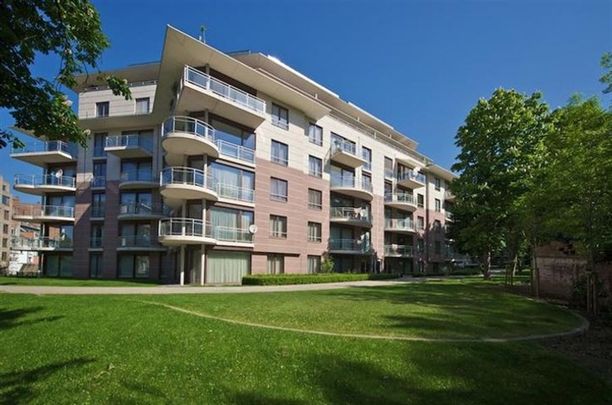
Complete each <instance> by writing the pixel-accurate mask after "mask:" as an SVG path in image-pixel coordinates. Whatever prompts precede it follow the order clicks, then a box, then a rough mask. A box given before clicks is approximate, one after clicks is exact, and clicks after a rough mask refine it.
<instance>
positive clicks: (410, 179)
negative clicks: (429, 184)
mask: <svg viewBox="0 0 612 405" xmlns="http://www.w3.org/2000/svg"><path fill="white" fill-rule="evenodd" d="M397 184H399V185H400V186H404V187H408V188H419V187H424V186H425V176H424V175H423V174H421V173H415V172H413V171H411V170H409V171H405V172H403V173H400V174H399V175H398V176H397Z"/></svg>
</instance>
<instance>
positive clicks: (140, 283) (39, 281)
mask: <svg viewBox="0 0 612 405" xmlns="http://www.w3.org/2000/svg"><path fill="white" fill-rule="evenodd" d="M0 285H41V286H63V287H147V286H156V285H159V284H158V283H156V282H154V281H149V280H96V279H88V280H79V279H74V278H58V277H13V276H0Z"/></svg>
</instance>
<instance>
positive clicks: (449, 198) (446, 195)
mask: <svg viewBox="0 0 612 405" xmlns="http://www.w3.org/2000/svg"><path fill="white" fill-rule="evenodd" d="M444 199H445V200H446V201H455V194H453V193H451V191H450V190H446V191H444Z"/></svg>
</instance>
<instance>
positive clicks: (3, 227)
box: [2, 224, 9, 234]
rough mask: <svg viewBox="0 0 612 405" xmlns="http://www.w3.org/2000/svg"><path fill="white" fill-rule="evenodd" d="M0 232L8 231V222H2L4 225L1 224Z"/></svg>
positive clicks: (5, 232)
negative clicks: (0, 230) (0, 229)
mask: <svg viewBox="0 0 612 405" xmlns="http://www.w3.org/2000/svg"><path fill="white" fill-rule="evenodd" d="M2 233H4V234H7V233H9V227H8V224H4V225H2Z"/></svg>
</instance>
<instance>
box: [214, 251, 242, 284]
mask: <svg viewBox="0 0 612 405" xmlns="http://www.w3.org/2000/svg"><path fill="white" fill-rule="evenodd" d="M207 256H208V262H207V264H206V284H240V283H241V282H242V276H246V275H247V274H249V271H250V268H251V254H250V253H248V252H223V251H220V252H219V251H212V252H209V253H208V255H207Z"/></svg>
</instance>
